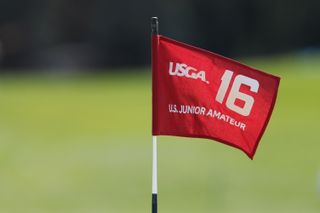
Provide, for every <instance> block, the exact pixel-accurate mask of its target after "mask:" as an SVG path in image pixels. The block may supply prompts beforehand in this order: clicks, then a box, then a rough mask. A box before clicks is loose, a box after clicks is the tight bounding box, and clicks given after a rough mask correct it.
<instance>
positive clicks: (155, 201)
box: [152, 194, 158, 213]
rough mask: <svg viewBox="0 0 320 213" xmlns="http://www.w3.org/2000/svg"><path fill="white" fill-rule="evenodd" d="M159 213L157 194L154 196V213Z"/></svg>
mask: <svg viewBox="0 0 320 213" xmlns="http://www.w3.org/2000/svg"><path fill="white" fill-rule="evenodd" d="M157 212H158V202H157V194H152V213H157Z"/></svg>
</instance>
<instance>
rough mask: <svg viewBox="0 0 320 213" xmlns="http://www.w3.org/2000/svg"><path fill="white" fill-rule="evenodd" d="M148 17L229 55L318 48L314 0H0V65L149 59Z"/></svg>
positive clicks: (319, 22)
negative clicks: (154, 17) (152, 17)
mask: <svg viewBox="0 0 320 213" xmlns="http://www.w3.org/2000/svg"><path fill="white" fill-rule="evenodd" d="M151 16H158V17H159V18H160V32H161V34H163V35H166V36H170V37H172V38H174V39H177V40H180V41H184V42H188V43H190V44H193V45H196V46H199V47H202V48H205V49H208V50H210V51H214V52H217V53H220V54H223V55H226V56H229V57H239V56H241V57H244V56H255V55H265V54H275V53H286V52H294V51H301V50H305V49H313V50H317V48H319V47H320V27H319V26H320V1H319V0H308V1H299V0H241V1H239V0H202V1H199V0H198V1H196V0H184V1H182V0H176V1H174V0H162V1H161V0H158V1H153V0H152V1H150V0H140V1H138V0H137V1H130V0H123V1H121V0H118V1H110V0H28V1H23V0H1V1H0V67H1V68H2V69H1V70H8V69H15V70H19V68H21V70H22V69H23V70H25V69H34V68H39V69H48V68H70V69H88V68H104V67H118V66H120V67H129V66H144V65H147V64H148V63H149V48H150V45H149V41H150V38H149V37H150V17H151Z"/></svg>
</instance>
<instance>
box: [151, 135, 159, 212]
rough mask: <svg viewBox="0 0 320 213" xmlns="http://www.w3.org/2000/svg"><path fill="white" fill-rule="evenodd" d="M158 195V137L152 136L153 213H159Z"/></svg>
mask: <svg viewBox="0 0 320 213" xmlns="http://www.w3.org/2000/svg"><path fill="white" fill-rule="evenodd" d="M157 194H158V150H157V136H152V213H157V204H158V202H157Z"/></svg>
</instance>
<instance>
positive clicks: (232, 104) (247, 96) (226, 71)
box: [152, 35, 280, 159]
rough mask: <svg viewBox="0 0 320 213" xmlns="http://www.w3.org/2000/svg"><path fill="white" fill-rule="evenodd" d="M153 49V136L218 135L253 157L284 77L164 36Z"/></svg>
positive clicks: (154, 42)
mask: <svg viewBox="0 0 320 213" xmlns="http://www.w3.org/2000/svg"><path fill="white" fill-rule="evenodd" d="M152 48H153V49H152V61H153V63H152V71H153V74H152V82H153V84H152V85H153V87H152V105H153V112H152V117H153V120H152V133H153V135H171V136H184V137H195V138H207V139H213V140H216V141H219V142H222V143H224V144H227V145H230V146H233V147H236V148H238V149H240V150H242V151H244V152H245V153H246V154H247V155H248V156H249V157H250V158H251V159H253V156H254V154H255V152H256V149H257V146H258V144H259V141H260V140H261V137H262V135H263V133H264V131H265V129H266V126H267V124H268V122H269V119H270V116H271V114H272V110H273V108H274V104H275V101H276V97H277V91H278V87H279V82H280V78H279V77H276V76H273V75H271V74H267V73H265V72H262V71H259V70H257V69H254V68H252V67H249V66H246V65H244V64H241V63H239V62H237V61H234V60H232V59H228V58H226V57H223V56H220V55H218V54H215V53H211V52H209V51H206V50H203V49H200V48H197V47H193V46H191V45H188V44H184V43H182V42H178V41H175V40H173V39H170V38H167V37H164V36H161V35H153V37H152Z"/></svg>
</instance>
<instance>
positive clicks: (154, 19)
mask: <svg viewBox="0 0 320 213" xmlns="http://www.w3.org/2000/svg"><path fill="white" fill-rule="evenodd" d="M151 33H152V35H158V34H159V22H158V18H157V17H152V18H151ZM152 51H153V50H152ZM151 55H152V54H151ZM153 104H154V103H153ZM157 196H158V151H157V136H152V213H157V212H158V198H157Z"/></svg>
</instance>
